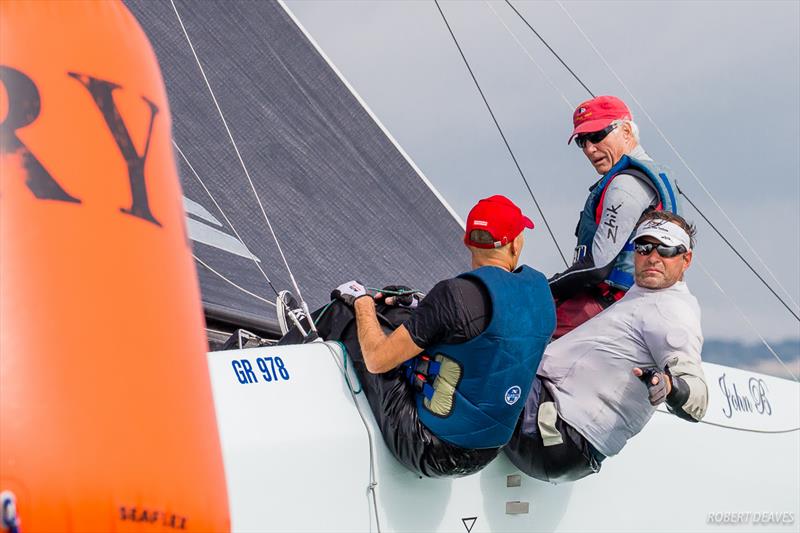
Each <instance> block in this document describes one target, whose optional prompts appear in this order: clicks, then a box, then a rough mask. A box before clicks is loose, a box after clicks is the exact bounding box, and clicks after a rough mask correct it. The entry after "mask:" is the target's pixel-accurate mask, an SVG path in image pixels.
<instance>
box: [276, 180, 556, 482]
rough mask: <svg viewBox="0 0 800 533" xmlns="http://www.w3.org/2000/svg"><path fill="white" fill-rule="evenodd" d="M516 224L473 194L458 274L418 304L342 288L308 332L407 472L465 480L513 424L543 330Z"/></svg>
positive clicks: (541, 290) (499, 202)
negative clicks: (329, 345)
mask: <svg viewBox="0 0 800 533" xmlns="http://www.w3.org/2000/svg"><path fill="white" fill-rule="evenodd" d="M525 228H533V223H532V222H531V220H530V219H529V218H528V217H526V216H525V215H524V214H523V213H522V211H521V210H520V209H519V207H517V206H516V205H514V203H513V202H512V201H511V200H509V199H508V198H506V197H504V196H499V195H498V196H492V197H491V198H485V199H483V200H481V201H480V202H478V204H477V205H476V206H475V207H474V208H473V209H472V210H471V211H470V213H469V216H468V218H467V227H466V233H465V235H464V243H465V244H466V246H467V248H468V250H469V251H470V254H471V268H472V269H471V270H470V271H469V272H466V273H464V274H461V275H459V276H457V277H455V278H452V279H447V280H444V281H441V282H439V283H437V284H436V286H434V287H433V289H431V291H430V292H429V293H428V295H427V296H425V297H424V299H422V298H420V295H419V294H418V293H413V292H412V291H411V290H407V291H405V290H402V289H401V288H398V287H392V288H387V289H388V290H387V289H384V290H383V291H382V292H379V293H377V294H375V295H371V294H370V293H368V292H367V289H366V288H365V287H364V285H362V284H361V283H359V282H357V281H350V282H348V283H344V284H342V285H340V286H339V287H338V288H337V289H336V290H334V291H333V293H332V294H331V296H332V299H334V300H335V301H334V303H333V304H332V305H331V306H330V309H328V310H327V311H326V312H325V314H324V316H322V319H321V320H319V322H318V324H317V327H318V330H319V332H320V334H321V335H322V337H323V338H325V339H326V340H333V339H335V340H340V341H342V343H343V344H344V345H345V347H346V349H347V354H348V357H349V358H350V359H352V361H353V367H354V368H355V371H356V373H357V375H358V377H359V381H360V383H361V386H362V387H363V389H364V392H365V394H366V397H367V399H368V400H369V403H370V407H371V408H372V411H373V413H374V415H375V419H376V421H377V422H378V426H379V427H380V428H381V432H382V434H383V437H384V440H385V442H386V445H387V446H388V447H389V449H390V450H391V451H392V453H393V454H394V455H395V457H396V458H397V459H398V460H399V461H400V462H401V463H403V464H404V465H405V466H406V467H408V468H409V469H411V470H412V471H414V472H416V473H418V474H421V475H424V476H430V477H441V476H463V475H468V474H472V473H474V472H477V471H478V470H480V469H481V468H483V467H484V466H486V465H487V464H488V463H489V462H490V461H491V460H492V459H494V457H495V456H496V455H497V454H498V451H499V449H500V447H502V446H503V445H505V444H506V443H507V442H508V441H509V439H510V438H511V434H512V432H513V431H514V428H515V427H516V424H517V420H518V419H519V415H520V413H521V411H522V406H523V404H524V403H525V401H524V399H525V398H526V397H527V395H528V392H529V390H530V387H531V384H532V382H533V378H534V375H535V373H536V369H537V367H538V366H539V361H540V359H541V356H542V353H543V351H544V347H545V345H546V344H547V342H548V341H549V340H550V336H551V335H552V333H553V330H554V329H555V309H554V306H553V301H552V297H551V294H550V289H549V287H548V285H547V280H546V279H545V277H544V276H543V275H542V274H541V273H539V272H537V271H535V270H533V269H532V268H530V267H528V266H525V265H522V266H518V261H519V257H520V253H521V251H522V246H523V244H524V236H523V230H524V229H525ZM398 293H401V294H400V295H398ZM318 315H319V313H318ZM354 316H355V320H354V319H353V318H354ZM290 334H291V333H290ZM520 400H522V401H520Z"/></svg>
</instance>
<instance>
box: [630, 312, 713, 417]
mask: <svg viewBox="0 0 800 533" xmlns="http://www.w3.org/2000/svg"><path fill="white" fill-rule="evenodd" d="M654 307H655V309H651V310H649V312H646V316H645V317H644V320H643V331H642V334H643V336H644V340H645V343H646V344H647V347H648V348H649V349H650V353H651V354H652V355H653V359H654V360H655V362H656V365H657V366H658V368H659V369H664V372H660V373H659V374H660V376H659V377H660V378H661V379H665V380H666V381H669V388H668V389H667V390H666V392H667V394H666V398H665V400H666V402H667V408H668V410H669V411H670V412H671V413H672V414H674V415H675V416H677V417H679V418H682V419H684V420H688V421H690V422H699V421H700V420H701V419H702V418H703V416H705V414H706V409H707V408H708V387H707V386H706V379H705V374H704V373H703V367H702V362H701V359H700V352H701V350H702V347H703V335H702V332H701V330H700V315H699V313H700V311H699V309H694V310H693V309H692V308H691V307H690V306H688V305H683V304H676V303H675V301H674V300H673V301H672V303H670V302H669V301H663V300H662V301H658V302H657V303H656V305H655V306H654ZM634 373H635V372H634ZM665 374H668V375H665Z"/></svg>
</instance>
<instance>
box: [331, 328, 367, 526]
mask: <svg viewBox="0 0 800 533" xmlns="http://www.w3.org/2000/svg"><path fill="white" fill-rule="evenodd" d="M323 344H324V346H325V347H326V348H327V349H328V351H329V352H330V353H331V357H333V360H334V362H335V363H336V366H338V367H339V370H340V371H341V372H342V375H343V376H344V381H345V383H346V384H347V390H348V391H349V392H350V397H351V398H352V399H353V404H354V405H355V406H356V412H358V416H359V417H360V418H361V422H362V423H363V424H364V429H365V430H366V431H367V440H368V442H369V484H368V485H367V492H368V493H369V494H371V496H372V507H373V509H374V510H375V525H376V528H377V530H378V533H381V521H380V517H379V516H378V501H377V498H376V495H375V487H377V486H378V481H377V479H376V477H375V450H374V448H375V444H374V442H373V439H372V431H371V430H370V428H369V424H368V423H367V419H366V418H365V417H364V413H362V412H361V406H360V405H358V400H357V399H356V392H355V391H354V390H353V385H352V383H350V377H349V376H348V375H347V369H346V368H345V367H344V364H342V363H341V362H339V357H338V356H337V355H336V350H334V349H333V348H332V347H331V346H330V343H328V342H324V343H323ZM339 346H340V348H341V350H342V356H343V357H347V348H345V346H344V345H343V344H341V343H339ZM354 371H355V369H354ZM356 379H358V376H357V375H356ZM361 390H362V391H363V390H364V388H363V387H361ZM364 394H365V395H366V393H364ZM370 518H371V517H370ZM371 529H372V520H371V519H370V530H371Z"/></svg>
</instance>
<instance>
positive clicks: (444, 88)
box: [286, 0, 800, 359]
mask: <svg viewBox="0 0 800 533" xmlns="http://www.w3.org/2000/svg"><path fill="white" fill-rule="evenodd" d="M512 3H513V4H514V6H515V7H517V9H518V10H519V11H520V12H521V13H522V14H523V15H524V16H525V18H526V19H527V20H528V22H529V23H530V24H531V25H532V26H533V27H534V28H535V29H536V30H537V31H538V32H539V33H540V34H541V35H542V37H544V39H545V40H547V41H548V43H549V44H550V46H551V47H553V48H554V49H555V50H556V52H558V53H559V55H561V57H562V58H563V59H564V61H565V62H566V63H567V64H568V65H569V66H570V67H571V68H572V70H574V71H575V72H576V73H577V75H578V76H579V77H580V78H581V79H582V80H583V81H584V83H585V84H586V85H587V86H588V87H589V88H590V89H591V90H592V91H593V92H594V93H595V94H613V95H617V96H619V97H621V98H622V99H623V100H625V101H626V102H627V103H628V104H629V107H630V108H631V110H632V112H633V115H634V120H635V121H636V122H637V124H638V125H639V127H640V130H641V142H642V146H643V147H644V148H645V149H646V150H647V151H648V153H649V154H650V155H651V156H652V157H653V158H654V159H655V160H656V161H658V162H660V163H662V164H665V165H667V166H668V167H670V168H671V169H672V170H673V176H674V177H675V178H676V180H677V182H678V185H679V186H680V187H681V188H682V189H683V190H684V191H685V192H686V194H687V195H688V196H689V198H691V199H692V201H693V202H694V203H695V204H696V205H697V206H698V207H699V208H700V209H701V210H702V211H703V212H704V213H705V215H706V216H707V217H708V218H709V219H710V220H711V221H712V222H713V223H714V224H715V225H716V226H717V227H718V228H719V229H720V231H721V232H722V233H723V234H724V235H725V236H726V237H727V238H728V240H730V241H731V242H732V244H733V245H734V246H735V247H736V248H737V250H738V251H739V252H740V253H741V254H742V255H743V256H744V257H745V258H746V259H747V260H748V261H750V263H751V264H752V265H753V266H754V268H756V270H757V271H758V272H759V273H761V274H762V276H763V277H765V279H767V280H768V281H769V283H770V284H771V285H772V286H773V288H774V289H775V290H776V292H778V294H780V295H781V296H782V297H783V299H784V300H786V301H787V303H788V304H789V306H790V307H792V308H793V309H794V311H795V312H796V313H798V314H800V308H798V307H797V305H796V302H800V238H798V229H800V214H798V203H800V2H797V1H786V2H764V1H759V2H745V1H739V2H726V1H712V2H674V1H670V2H657V1H652V2H599V1H593V2H563V3H561V4H559V3H558V2H550V1H539V2H522V1H519V0H517V1H513V0H512ZM286 5H287V6H288V7H289V9H290V10H291V11H292V12H293V13H294V15H295V16H296V17H297V19H298V20H299V21H300V23H301V24H302V25H303V26H304V27H305V29H306V30H307V31H308V32H309V34H310V35H311V36H312V37H313V38H314V40H315V41H316V42H317V43H318V44H319V45H320V47H321V48H322V49H323V50H324V52H325V53H326V55H327V56H328V58H329V59H330V60H331V62H332V63H333V64H334V65H335V66H336V67H337V69H338V70H339V71H340V72H341V74H342V75H343V76H344V77H345V78H346V79H347V80H348V81H349V82H350V84H351V85H352V86H353V87H354V89H355V91H356V92H357V93H358V94H359V95H360V96H361V97H362V98H363V100H364V101H365V102H366V104H367V106H368V107H369V108H370V109H371V110H372V111H373V112H374V113H375V114H376V115H377V117H378V119H379V120H380V121H381V122H382V124H383V125H384V126H385V127H386V128H387V129H388V131H389V132H391V134H392V135H393V136H394V138H395V139H396V140H397V141H398V143H399V144H400V145H401V146H402V147H403V148H404V150H405V151H406V152H407V153H408V154H409V156H410V158H411V159H412V160H413V161H414V162H415V163H416V164H417V165H418V166H419V168H420V169H421V170H422V172H423V173H424V174H425V175H426V177H427V178H428V179H429V180H430V181H431V182H432V184H433V185H434V186H435V187H436V188H437V189H438V190H439V192H440V193H441V194H442V195H443V196H444V197H445V198H446V199H447V201H448V203H449V204H450V205H451V206H452V207H453V208H454V209H455V211H456V212H457V213H458V214H459V215H460V216H461V217H462V218H466V214H467V213H468V211H469V209H470V207H471V206H472V205H473V204H474V203H475V202H476V201H477V200H478V199H480V198H483V197H486V196H490V195H492V194H505V195H506V196H508V197H510V198H512V199H513V200H514V201H516V202H517V203H518V204H519V205H520V206H521V207H522V209H523V211H525V212H526V213H527V214H529V215H530V216H531V218H533V220H534V222H535V223H536V228H535V229H534V230H533V231H532V232H531V233H530V234H529V235H528V238H527V241H526V248H525V250H524V251H523V260H524V261H525V262H527V263H528V264H530V265H531V266H533V267H535V268H537V269H539V270H541V271H543V272H544V273H545V274H546V275H548V276H549V275H551V274H553V273H555V272H558V271H561V270H563V268H564V265H563V262H562V261H561V259H560V257H559V255H558V252H557V251H556V248H555V246H554V244H553V242H552V240H551V239H550V237H549V235H548V233H547V231H546V229H545V225H544V224H543V223H542V216H541V215H540V214H539V213H538V212H537V211H536V208H535V206H534V202H533V200H532V199H531V197H530V195H529V193H528V192H527V190H526V188H525V186H524V184H523V182H522V179H521V177H520V176H519V173H518V172H517V170H516V167H515V166H514V163H513V161H512V160H511V158H510V156H509V154H508V152H507V150H506V148H505V146H504V145H503V143H502V139H501V137H500V135H499V133H498V132H497V130H496V128H495V126H494V124H493V123H492V121H491V117H490V115H489V114H488V112H487V110H486V107H485V106H484V104H483V102H482V100H481V98H480V95H479V94H478V92H477V89H476V88H475V86H474V84H473V82H472V80H471V78H470V77H469V73H468V72H467V70H466V67H465V65H464V63H463V61H462V59H461V57H460V56H459V54H458V51H457V49H456V47H455V45H454V43H453V41H452V38H451V37H450V35H449V33H448V32H447V29H446V27H445V25H444V22H443V20H442V18H441V15H440V14H439V12H438V10H437V9H436V5H435V4H434V3H433V2H432V1H420V2H416V1H403V2H393V1H381V2H366V1H359V2H339V1H331V0H325V1H312V0H299V1H292V0H290V1H287V3H286ZM441 6H442V9H443V11H444V12H445V15H446V16H447V18H448V21H449V23H450V25H451V27H452V28H453V31H454V33H455V35H456V37H457V38H458V39H459V42H460V44H461V46H462V48H463V50H464V53H465V54H466V56H467V59H468V60H469V61H470V64H471V66H472V68H473V71H474V72H475V75H476V77H477V78H478V81H479V82H480V83H481V86H482V88H483V91H484V93H485V94H486V96H487V99H488V101H489V103H490V105H491V106H492V109H493V111H494V112H495V115H496V116H497V119H498V121H499V123H500V125H501V126H502V128H503V130H504V132H505V135H506V137H507V138H508V141H509V143H510V145H511V147H512V149H513V150H514V153H515V155H516V157H517V159H518V161H519V163H520V166H521V167H522V170H523V172H524V173H525V175H526V177H527V179H528V181H529V183H530V184H531V187H532V189H533V192H534V195H535V196H536V199H537V200H538V202H539V204H540V206H541V207H542V210H543V212H544V215H545V217H546V218H547V221H548V222H549V224H550V226H551V227H552V228H553V232H554V233H555V236H556V239H557V241H558V243H559V245H560V246H561V248H562V250H564V254H565V255H566V256H567V258H568V259H571V256H572V249H573V248H574V246H575V237H574V229H575V224H576V223H577V215H578V212H579V211H580V209H581V208H582V206H583V203H584V201H585V199H586V195H587V194H588V192H587V189H588V187H589V186H590V185H591V184H592V183H594V182H595V181H596V179H597V178H598V176H597V175H596V174H595V172H594V170H593V169H592V168H591V166H590V165H589V163H588V161H587V160H586V159H585V157H584V156H583V154H582V153H581V152H580V151H579V150H578V149H577V148H576V147H575V146H574V144H573V145H569V146H568V145H567V142H566V141H567V138H568V136H569V134H570V132H571V116H572V111H573V109H574V106H575V105H577V104H578V103H580V102H581V101H583V100H585V99H587V98H589V95H588V93H587V92H586V90H585V89H583V88H582V87H581V85H580V84H579V83H578V82H577V81H576V80H575V79H574V78H573V77H572V76H571V75H570V74H569V73H568V72H567V71H566V69H565V68H564V67H563V66H562V65H561V64H560V63H559V62H558V61H557V60H556V59H555V58H554V57H553V55H552V54H551V53H550V52H549V51H548V50H547V49H546V48H545V47H544V45H542V43H541V42H540V41H539V40H538V39H537V38H536V36H535V35H534V34H533V33H532V32H531V31H530V30H529V29H528V28H527V27H526V26H525V25H524V23H523V22H522V21H521V20H520V18H519V17H518V16H517V15H516V14H515V13H514V12H513V11H512V10H511V8H510V7H509V6H508V5H507V4H506V3H505V2H499V1H498V2H492V3H491V4H488V3H487V2H484V1H478V0H475V1H470V2H441ZM570 17H572V19H574V21H575V23H577V26H576V24H575V23H573V21H572V20H571V19H570ZM578 27H580V30H579V29H578ZM581 30H582V31H583V32H585V35H586V36H587V37H588V39H589V41H591V43H593V45H594V47H596V48H597V50H598V51H599V53H600V54H602V56H603V58H605V60H606V61H607V62H608V65H610V68H609V66H607V65H606V64H605V63H604V61H603V60H602V59H601V58H600V56H598V54H597V53H596V52H595V51H594V50H593V48H592V44H590V43H589V41H587V39H586V38H585V37H584V36H583V35H582V33H581ZM520 43H521V45H522V46H521V45H520ZM523 47H524V49H523ZM529 56H530V57H529ZM531 57H532V58H533V60H532V59H531ZM537 65H538V66H537ZM611 69H613V71H614V72H616V74H617V76H618V77H619V79H621V80H622V83H620V81H619V80H618V79H617V76H615V75H614V74H613V73H612V71H611ZM623 83H624V86H623ZM625 87H627V89H628V90H629V91H630V92H631V93H632V94H633V97H635V100H638V102H639V103H640V104H641V106H643V108H644V110H645V111H643V110H642V107H640V106H639V105H637V104H636V103H635V101H634V98H633V97H632V96H631V95H630V94H629V93H628V92H627V90H626V89H625ZM567 102H569V104H568V103H567ZM647 115H649V116H650V117H651V118H652V121H653V123H655V125H657V127H656V126H654V124H653V123H651V122H650V120H649V119H648V118H647ZM658 129H660V130H661V131H662V132H663V134H664V136H665V137H666V139H667V141H668V142H667V141H665V140H664V139H662V137H661V136H660V135H659V132H658ZM670 144H671V145H672V146H674V148H675V150H676V151H677V154H679V155H677V154H676V152H675V151H673V150H672V148H670ZM681 158H682V159H683V160H684V161H685V162H686V163H687V164H688V166H689V167H690V168H691V169H692V170H693V171H694V174H695V175H696V176H697V179H696V178H695V177H694V176H693V175H692V173H691V172H690V171H689V170H688V169H687V167H686V166H685V165H684V164H683V162H682V161H681ZM704 189H705V190H707V191H709V192H710V193H711V195H712V196H709V195H708V194H707V193H706V192H705V190H704ZM712 198H713V199H712ZM716 204H719V206H721V208H722V209H723V210H724V212H725V213H726V214H727V217H726V215H725V214H723V212H722V211H720V209H718V208H717V206H716ZM684 209H685V214H686V215H687V218H689V219H690V220H691V221H693V222H695V223H696V224H697V227H698V246H697V249H696V253H695V263H694V264H693V265H692V268H691V270H690V272H689V273H688V276H687V282H688V284H689V287H690V289H691V290H692V292H693V293H694V294H695V296H697V298H698V300H699V301H700V305H701V308H702V311H703V330H704V334H705V336H706V337H707V338H712V337H714V338H729V339H738V340H744V341H750V342H752V341H757V340H758V338H759V335H761V336H763V337H765V338H766V339H768V340H779V339H786V338H797V337H800V324H799V323H798V321H797V320H796V319H795V318H793V317H792V316H791V315H790V314H789V312H788V311H787V310H786V309H785V308H784V307H783V305H782V304H781V303H779V302H778V301H777V300H776V299H775V298H774V296H772V294H770V293H769V291H768V290H767V289H766V288H765V287H764V286H763V285H761V283H760V282H759V281H758V280H757V278H756V277H755V276H754V275H753V274H752V273H751V272H750V271H749V270H748V269H747V267H746V266H744V265H743V263H742V262H741V261H740V260H739V259H737V258H736V256H735V255H734V253H733V252H731V251H730V249H729V248H728V247H727V246H726V245H725V244H724V242H723V241H722V240H721V239H720V238H718V237H717V236H716V235H715V234H714V232H713V230H712V229H711V228H710V226H709V225H708V224H706V223H705V222H704V221H703V220H702V219H701V217H700V216H699V215H698V214H697V212H696V211H694V210H693V209H692V208H691V206H689V205H688V204H687V203H686V202H684ZM727 218H730V220H732V221H733V223H734V224H735V226H736V227H737V228H738V231H739V232H741V234H742V235H743V236H744V238H745V239H746V240H747V242H749V243H750V246H752V248H753V249H754V250H755V252H756V253H757V254H758V256H759V257H760V258H761V259H762V260H763V261H764V263H766V265H767V267H768V268H769V270H771V271H772V273H774V275H775V277H777V280H778V281H777V282H776V281H775V279H772V277H771V276H770V274H769V273H768V271H767V267H765V266H764V265H763V264H762V263H761V262H760V260H759V259H758V257H757V256H756V255H755V254H754V252H753V251H752V250H751V249H750V246H748V244H747V243H746V242H745V240H744V239H743V238H742V237H741V236H740V235H739V234H738V232H737V230H736V229H734V227H733V226H732V225H731V224H730V223H729V221H728V220H727ZM779 284H780V285H779ZM781 287H782V288H781ZM720 289H722V290H720ZM723 291H724V292H723ZM787 355H788V356H789V358H790V359H791V358H792V357H791V355H793V354H787Z"/></svg>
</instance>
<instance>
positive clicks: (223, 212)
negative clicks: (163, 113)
mask: <svg viewBox="0 0 800 533" xmlns="http://www.w3.org/2000/svg"><path fill="white" fill-rule="evenodd" d="M172 145H173V146H174V147H175V149H176V150H177V151H178V153H179V154H180V155H181V158H183V161H184V162H185V163H186V165H187V166H188V167H189V170H190V171H191V172H192V175H193V176H194V177H195V179H197V181H198V182H199V183H200V186H201V187H203V190H204V191H206V194H207V195H208V197H209V198H211V201H212V202H213V203H214V205H215V206H216V207H217V210H218V211H219V212H220V214H221V215H222V218H224V219H225V222H227V223H228V225H229V226H230V227H231V229H232V230H233V234H234V235H236V238H237V239H238V240H239V242H240V243H241V244H242V246H244V247H245V248H247V245H246V244H245V243H244V240H243V239H242V237H241V235H239V232H238V231H236V226H234V225H233V222H231V220H230V219H229V218H228V215H226V214H225V211H224V210H223V209H222V206H220V205H219V204H218V203H217V199H216V198H214V195H213V194H211V191H210V190H209V189H208V187H206V184H205V182H203V180H202V179H201V178H200V175H199V174H198V173H197V171H196V170H195V169H194V166H192V164H191V163H190V162H189V159H188V158H187V157H186V154H184V153H183V150H181V147H180V146H178V143H176V142H175V139H172ZM250 258H251V259H252V260H253V263H255V265H256V267H257V268H258V270H259V271H260V272H261V274H262V275H263V276H264V279H265V280H267V283H268V284H269V286H270V287H271V288H272V290H273V291H274V292H275V294H278V291H277V289H275V286H274V285H273V284H272V281H270V279H269V276H267V273H266V272H264V269H263V268H261V263H260V262H259V261H258V259H257V258H256V257H255V256H254V255H253V254H250Z"/></svg>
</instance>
